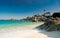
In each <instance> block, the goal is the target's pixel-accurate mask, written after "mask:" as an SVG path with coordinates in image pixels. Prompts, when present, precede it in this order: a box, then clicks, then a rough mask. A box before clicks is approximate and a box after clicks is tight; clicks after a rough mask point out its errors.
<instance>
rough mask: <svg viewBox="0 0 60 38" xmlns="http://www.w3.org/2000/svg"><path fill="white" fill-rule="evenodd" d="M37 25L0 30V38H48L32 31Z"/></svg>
mask: <svg viewBox="0 0 60 38" xmlns="http://www.w3.org/2000/svg"><path fill="white" fill-rule="evenodd" d="M38 25H40V24H38ZM38 25H35V26H34V25H33V26H29V27H28V28H16V27H14V28H13V27H12V28H11V29H2V30H0V38H48V37H47V35H44V34H42V33H39V32H38V31H37V30H34V29H33V28H34V27H36V26H38Z"/></svg>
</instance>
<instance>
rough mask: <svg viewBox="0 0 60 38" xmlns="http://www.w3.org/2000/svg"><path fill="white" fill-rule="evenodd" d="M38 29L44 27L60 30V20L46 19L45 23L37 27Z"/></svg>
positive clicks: (45, 28) (49, 29)
mask: <svg viewBox="0 0 60 38" xmlns="http://www.w3.org/2000/svg"><path fill="white" fill-rule="evenodd" d="M36 28H37V29H39V30H40V29H44V30H46V31H60V21H57V20H49V21H46V22H45V23H44V24H43V25H40V26H38V27H36Z"/></svg>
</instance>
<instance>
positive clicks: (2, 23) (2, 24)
mask: <svg viewBox="0 0 60 38" xmlns="http://www.w3.org/2000/svg"><path fill="white" fill-rule="evenodd" d="M37 24H39V23H36V22H22V21H17V20H16V21H13V20H0V28H9V27H29V26H33V25H37Z"/></svg>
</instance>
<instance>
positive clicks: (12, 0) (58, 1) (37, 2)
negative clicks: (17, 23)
mask: <svg viewBox="0 0 60 38" xmlns="http://www.w3.org/2000/svg"><path fill="white" fill-rule="evenodd" d="M44 9H46V11H50V12H51V13H53V12H60V0H0V19H8V18H17V19H21V18H24V17H27V16H32V15H34V14H37V13H40V14H43V13H44V11H43V10H44Z"/></svg>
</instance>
